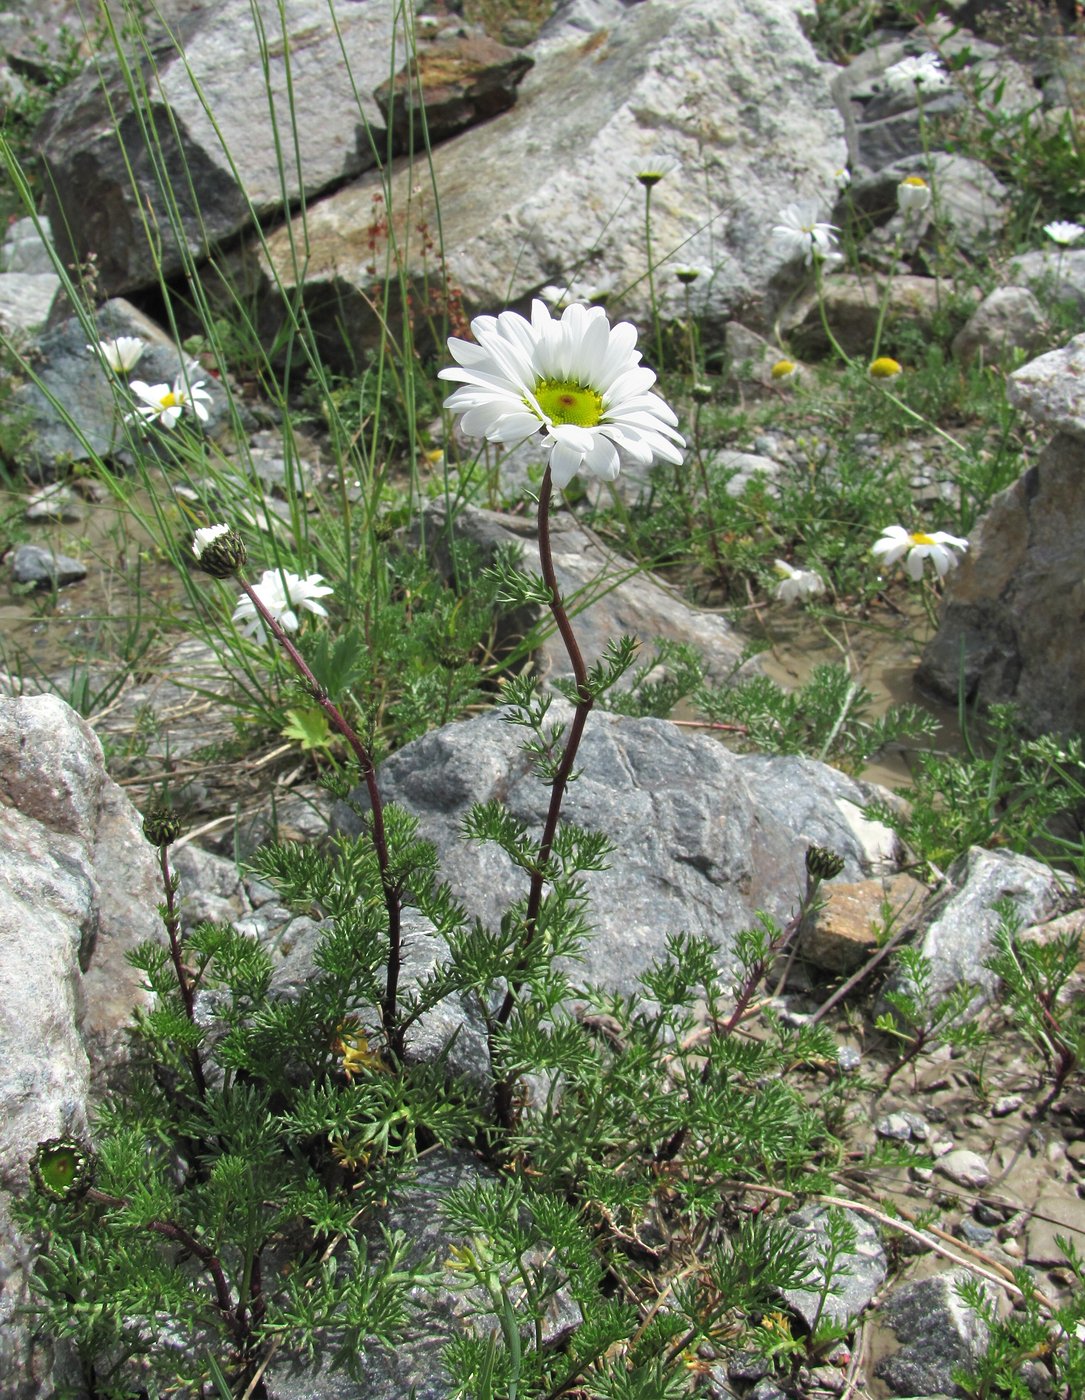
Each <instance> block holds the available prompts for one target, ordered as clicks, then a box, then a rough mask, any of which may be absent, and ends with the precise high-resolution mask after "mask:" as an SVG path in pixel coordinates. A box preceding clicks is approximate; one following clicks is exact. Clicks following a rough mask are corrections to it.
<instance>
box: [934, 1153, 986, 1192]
mask: <svg viewBox="0 0 1085 1400" xmlns="http://www.w3.org/2000/svg"><path fill="white" fill-rule="evenodd" d="M936 1170H937V1171H939V1172H940V1173H941V1174H942V1175H943V1176H946V1177H948V1178H949V1179H950V1181H953V1182H956V1184H957V1185H958V1186H970V1187H972V1188H977V1187H981V1186H986V1185H987V1183H988V1182H989V1181H990V1179H991V1169H990V1167H989V1166H988V1165H987V1163H986V1162H985V1161H984V1159H983V1158H982V1157H981V1156H980V1155H979V1153H978V1152H970V1151H969V1150H968V1148H966V1147H957V1148H954V1150H953V1151H952V1152H947V1153H946V1155H945V1156H944V1157H940V1158H939V1159H938V1166H937V1168H936Z"/></svg>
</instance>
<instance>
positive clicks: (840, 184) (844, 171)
mask: <svg viewBox="0 0 1085 1400" xmlns="http://www.w3.org/2000/svg"><path fill="white" fill-rule="evenodd" d="M833 184H834V185H835V186H836V188H837V189H838V190H846V189H847V188H848V186H849V185H850V184H851V171H850V170H849V169H848V167H847V166H846V165H842V166H841V167H840V169H839V170H834V171H833Z"/></svg>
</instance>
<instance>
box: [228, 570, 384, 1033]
mask: <svg viewBox="0 0 1085 1400" xmlns="http://www.w3.org/2000/svg"><path fill="white" fill-rule="evenodd" d="M237 581H238V583H239V584H240V585H241V587H242V589H243V590H244V592H245V594H246V595H247V597H248V599H249V601H250V602H251V603H252V605H253V607H254V608H255V609H256V611H257V612H258V613H259V614H260V616H261V618H262V619H263V621H264V625H265V626H266V627H267V629H268V630H269V631H270V633H271V635H272V636H273V637H274V638H275V640H276V641H277V642H278V644H279V645H280V646H281V647H282V649H283V651H285V652H286V654H287V656H288V657H289V658H290V660H291V662H292V663H293V666H294V669H295V670H296V671H297V672H298V674H299V675H300V676H301V677H302V679H303V680H304V681H305V683H306V685H307V686H308V687H309V693H310V694H311V695H312V697H313V699H314V700H315V701H316V703H317V704H318V705H319V706H320V708H321V709H322V710H323V711H324V714H325V715H326V716H327V718H328V722H329V724H330V725H331V726H332V728H333V729H335V730H337V731H338V732H339V733H340V734H342V736H343V738H344V739H345V740H346V741H347V743H348V744H349V745H350V748H351V751H352V753H353V754H354V757H355V758H356V759H357V760H358V767H359V768H360V769H361V772H362V777H363V779H364V780H365V785H366V790H367V791H368V793H369V805H370V808H371V810H372V813H373V825H372V837H373V848H374V850H375V851H376V853H377V865H378V867H379V869H380V875H381V887H382V889H383V891H384V906H385V909H386V910H387V911H388V969H387V977H386V980H385V989H384V999H383V1001H382V1003H381V1025H382V1027H383V1029H384V1037H385V1041H386V1042H387V1045H388V1048H389V1050H390V1051H391V1053H392V1054H393V1055H394V1056H395V1058H396V1059H397V1060H401V1059H402V1058H403V1036H402V1032H401V1030H400V1028H399V1027H398V1025H397V1024H396V1005H397V1001H398V996H399V974H400V968H401V964H402V959H403V953H402V947H401V939H402V933H401V923H402V899H401V896H400V890H399V888H398V886H397V885H396V883H395V881H394V880H393V879H392V863H391V859H390V857H389V855H388V838H387V836H386V834H385V830H384V805H383V803H382V802H381V796H380V790H379V789H378V787H377V771H376V768H375V767H374V765H373V759H372V756H371V755H370V752H369V750H368V749H367V748H366V746H365V745H364V744H363V743H362V741H361V739H359V738H358V735H357V734H356V733H355V731H354V729H353V728H352V727H351V725H350V724H349V723H348V722H347V720H346V718H345V717H344V715H343V714H342V712H341V711H340V710H339V708H338V707H337V706H336V705H335V704H333V703H332V701H331V699H330V698H329V696H328V694H327V692H326V691H325V690H324V688H323V686H321V684H320V682H319V681H318V680H317V678H316V676H314V675H313V673H312V671H311V670H310V668H309V665H308V663H307V662H306V660H305V658H304V657H303V656H302V654H301V652H300V651H298V649H297V647H296V646H295V645H294V643H293V642H292V641H291V640H290V638H289V637H288V636H287V634H286V632H285V631H284V630H283V628H282V626H281V624H280V623H279V620H278V619H277V618H276V617H274V616H273V615H272V614H271V612H270V611H269V610H268V608H267V605H266V604H265V603H264V600H263V599H262V598H261V597H260V595H259V594H258V593H257V591H256V589H255V588H253V587H252V585H251V584H250V583H249V582H248V581H247V580H246V579H244V578H242V577H241V575H240V574H239V575H238V576H237Z"/></svg>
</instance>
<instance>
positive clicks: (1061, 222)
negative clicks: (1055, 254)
mask: <svg viewBox="0 0 1085 1400" xmlns="http://www.w3.org/2000/svg"><path fill="white" fill-rule="evenodd" d="M1044 233H1046V234H1047V236H1048V238H1050V239H1051V240H1052V242H1054V243H1058V244H1059V245H1060V247H1063V248H1069V246H1070V245H1071V244H1072V243H1076V242H1077V241H1078V239H1079V238H1081V237H1082V235H1085V228H1083V227H1082V225H1081V224H1075V223H1071V222H1070V220H1069V219H1056V220H1055V222H1054V223H1053V224H1044Z"/></svg>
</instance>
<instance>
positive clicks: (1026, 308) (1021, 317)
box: [953, 287, 1047, 365]
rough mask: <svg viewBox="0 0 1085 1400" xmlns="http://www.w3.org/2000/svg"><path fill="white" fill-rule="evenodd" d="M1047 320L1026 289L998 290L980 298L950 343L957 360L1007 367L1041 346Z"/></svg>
mask: <svg viewBox="0 0 1085 1400" xmlns="http://www.w3.org/2000/svg"><path fill="white" fill-rule="evenodd" d="M1046 325H1047V321H1046V318H1045V316H1044V313H1043V309H1042V308H1041V306H1040V303H1039V302H1038V301H1037V300H1036V298H1035V297H1034V296H1033V295H1032V293H1031V292H1030V291H1029V290H1028V288H1027V287H998V288H996V289H995V290H994V291H993V292H991V293H989V294H988V295H987V296H985V297H984V299H983V301H981V302H980V304H979V306H977V307H976V309H975V311H973V313H972V315H971V316H969V318H968V320H967V321H966V323H965V324H964V326H963V327H962V328H961V330H960V331H958V333H957V335H956V336H955V337H954V340H953V353H954V355H955V356H956V357H957V359H958V360H963V361H965V362H968V361H970V360H975V359H977V358H978V359H982V360H983V362H984V363H985V364H996V365H998V364H1007V363H1010V362H1012V361H1013V360H1014V358H1015V357H1017V356H1019V355H1022V354H1031V353H1032V352H1033V351H1035V350H1036V349H1037V348H1038V347H1039V346H1040V345H1042V344H1043V339H1044V331H1045V329H1046Z"/></svg>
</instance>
